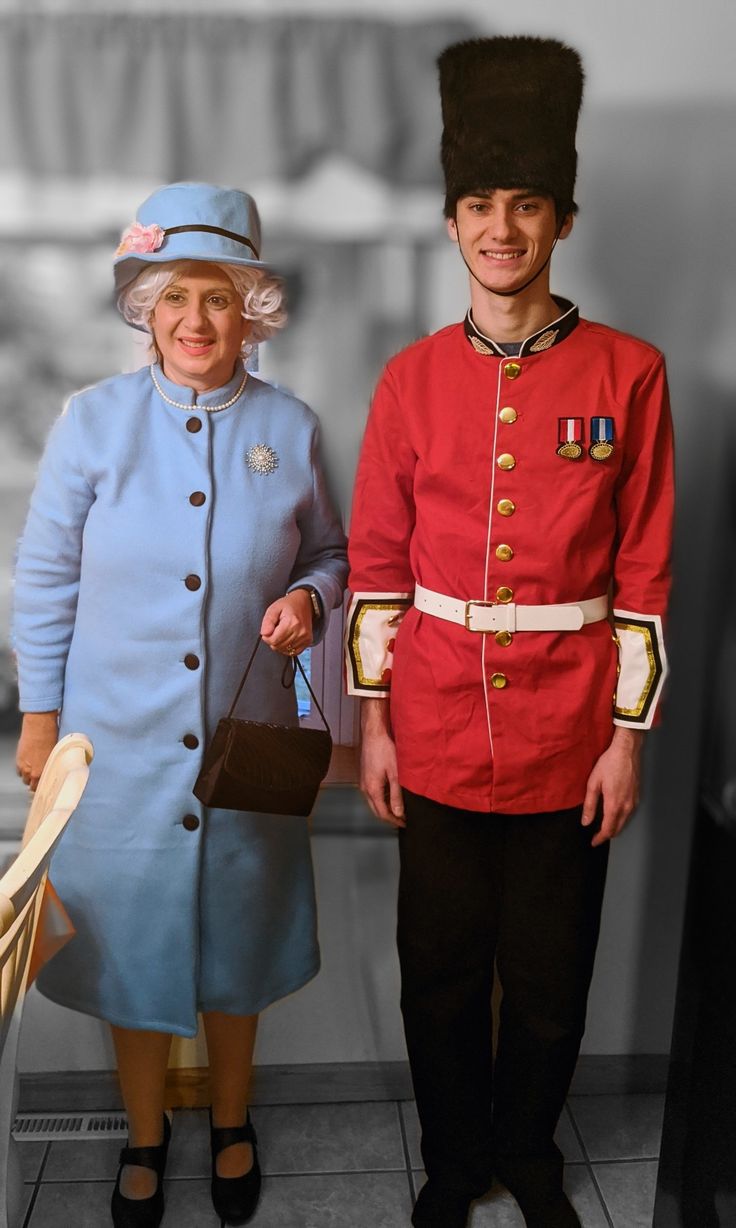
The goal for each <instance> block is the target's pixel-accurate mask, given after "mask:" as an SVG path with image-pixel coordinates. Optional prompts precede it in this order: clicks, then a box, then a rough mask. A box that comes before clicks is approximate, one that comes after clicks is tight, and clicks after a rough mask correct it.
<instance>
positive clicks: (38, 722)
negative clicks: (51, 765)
mask: <svg viewBox="0 0 736 1228" xmlns="http://www.w3.org/2000/svg"><path fill="white" fill-rule="evenodd" d="M58 740H59V715H58V713H57V712H26V713H25V714H24V716H23V724H22V726H21V731H20V738H19V740H18V749H17V751H16V754H15V768H16V771H17V773H18V775H19V776H20V778H21V780H22V781H23V784H24V785H28V787H29V788H30V790H31V792H32V793H35V791H36V786H37V784H38V781H39V777H40V775H41V773H42V771H43V769H44V767H45V764H46V760H47V759H48V757H49V755H50V754H51V752H52V750H53V749H54V747H55V746H56V743H57V742H58Z"/></svg>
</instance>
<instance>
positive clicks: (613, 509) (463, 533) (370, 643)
mask: <svg viewBox="0 0 736 1228" xmlns="http://www.w3.org/2000/svg"><path fill="white" fill-rule="evenodd" d="M439 65H440V88H441V94H442V107H443V120H444V134H443V138H442V160H443V167H444V171H445V178H446V186H447V196H446V202H445V213H446V217H447V227H448V230H449V233H450V237H451V238H452V239H453V240H454V242H456V243H457V245H458V248H459V251H460V255H461V256H462V258H463V260H464V262H465V264H466V265H467V268H468V271H469V274H470V302H471V307H470V310H469V312H468V314H467V316H466V318H465V320H464V321H463V322H462V323H461V324H453V325H451V326H450V327H448V328H443V329H441V330H440V332H438V333H435V334H434V335H433V336H430V337H426V338H425V339H423V340H421V341H419V342H417V343H416V344H414V345H412V346H410V347H409V348H408V349H407V350H405V351H404V352H403V353H401V354H399V355H398V356H397V357H396V358H394V359H393V360H392V361H391V362H389V364H388V366H387V367H386V370H385V371H384V373H383V376H382V378H381V380H380V383H379V385H378V389H377V392H376V395H375V399H374V402H373V405H372V408H371V413H370V417H369V421H368V425H367V428H366V433H365V439H364V442H363V448H362V453H361V458H360V464H359V468H358V474H357V479H356V486H355V502H354V509H353V517H352V536H351V566H352V574H351V579H350V587H351V590H352V593H353V602H352V607H351V614H350V619H349V628H348V654H347V671H348V680H349V690H350V692H351V693H352V694H354V695H360V696H363V703H362V730H363V750H362V782H361V783H362V787H363V790H364V792H365V794H366V796H367V798H368V801H369V803H370V805H371V807H372V809H373V810H374V812H375V813H376V815H377V816H378V817H379V818H381V819H383V820H385V821H386V822H388V823H392V824H394V825H395V826H396V827H398V828H399V845H400V852H401V879H400V887H399V922H398V943H399V956H400V961H401V973H402V1001H401V1005H402V1011H403V1016H404V1025H405V1030H406V1039H407V1046H408V1051H409V1059H410V1062H411V1069H412V1075H413V1080H414V1088H415V1092H416V1100H417V1108H418V1110H419V1117H420V1121H421V1126H422V1156H423V1158H424V1165H425V1168H426V1172H427V1176H428V1181H427V1184H426V1185H425V1186H424V1187H423V1189H422V1190H421V1192H420V1194H419V1198H418V1200H417V1203H416V1206H415V1208H414V1213H413V1218H412V1222H413V1223H414V1224H415V1225H416V1226H417V1228H464V1226H465V1224H466V1221H467V1217H468V1212H469V1208H470V1204H471V1202H472V1200H473V1199H474V1198H477V1197H479V1196H480V1195H482V1194H484V1193H485V1192H486V1191H487V1190H488V1188H489V1187H490V1185H491V1182H492V1179H493V1176H494V1175H495V1176H496V1177H497V1178H498V1179H499V1180H500V1181H501V1182H502V1183H503V1184H504V1185H505V1186H506V1187H507V1188H508V1189H509V1190H510V1191H511V1193H512V1194H513V1195H514V1197H515V1198H516V1200H517V1202H518V1203H519V1206H520V1207H521V1210H522V1212H523V1214H524V1217H525V1220H526V1224H527V1225H528V1228H568V1226H573V1225H578V1224H579V1222H580V1221H579V1220H578V1218H577V1215H576V1214H575V1211H574V1210H573V1208H572V1206H571V1204H570V1202H569V1201H568V1199H567V1198H566V1196H565V1194H564V1193H563V1189H562V1157H561V1155H560V1152H559V1150H558V1149H557V1147H556V1146H555V1144H554V1142H553V1135H554V1131H555V1127H556V1125H557V1121H558V1118H559V1115H560V1112H561V1111H562V1108H563V1105H564V1102H565V1097H566V1094H567V1091H568V1088H569V1084H570V1079H571V1077H572V1074H573V1069H574V1067H575V1062H576V1059H577V1056H578V1051H579V1047H580V1041H581V1038H582V1035H583V1030H584V1024H585V1010H586V1001H587V994H588V988H589V984H590V978H591V973H592V968H593V959H594V954H595V948H596V942H597V938H598V928H599V921H600V910H601V900H602V895H603V886H604V879H605V873H606V860H607V856H608V848H609V841H610V839H611V838H612V837H614V836H616V835H617V834H618V833H619V832H620V831H621V829H622V828H623V827H624V825H625V823H626V821H627V819H628V818H629V816H630V815H631V813H632V811H633V809H634V807H635V806H636V803H637V797H638V782H639V758H640V751H641V743H642V739H643V736H644V731H645V730H646V729H648V728H649V727H650V725H651V724H652V723H653V721H654V720H655V716H656V711H657V705H658V702H659V698H660V693H661V690H662V684H663V681H664V676H665V672H666V665H665V655H664V646H663V642H662V615H663V613H664V610H665V604H666V600H667V594H668V587H669V563H668V560H669V553H670V533H671V512H672V448H671V426H670V416H669V410H668V401H667V388H666V379H665V370H664V362H663V359H662V355H661V354H660V353H659V352H658V351H657V350H656V349H654V348H653V347H652V346H651V345H647V344H646V343H645V342H643V341H638V340H636V339H635V338H633V337H630V336H627V335H626V334H624V333H620V332H616V331H614V330H613V329H610V328H607V327H606V326H605V325H602V324H594V323H591V322H590V321H588V320H585V319H581V318H580V316H579V315H578V310H577V308H576V307H575V306H573V304H572V303H569V302H567V301H566V300H565V299H562V298H558V297H555V296H552V295H551V294H550V289H549V261H550V257H551V255H552V251H553V248H554V246H555V244H556V243H557V241H558V240H560V239H564V238H566V237H567V235H568V234H569V233H570V230H571V227H572V217H573V213H574V211H575V204H574V201H573V191H574V183H575V171H576V160H577V159H576V152H575V127H576V123H577V115H578V110H579V106H580V100H581V95H582V83H583V74H582V69H581V65H580V60H579V57H578V55H577V54H576V52H575V51H573V50H571V49H570V48H569V47H565V46H564V45H562V44H561V43H558V42H555V41H553V40H547V39H534V38H492V39H481V40H478V41H472V42H466V43H460V44H458V45H456V46H453V47H449V48H448V49H447V50H446V51H445V52H444V53H443V54H442V56H441V57H440V61H439ZM389 696H390V703H389ZM494 963H495V966H496V967H497V969H498V975H499V979H500V982H501V985H502V988H503V1001H502V1006H501V1015H500V1027H499V1031H498V1037H497V1046H496V1057H495V1063H494V1062H493V1058H492V1051H491V1035H492V1018H491V991H492V982H493V970H494Z"/></svg>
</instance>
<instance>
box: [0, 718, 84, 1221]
mask: <svg viewBox="0 0 736 1228" xmlns="http://www.w3.org/2000/svg"><path fill="white" fill-rule="evenodd" d="M92 754H93V751H92V746H91V743H90V742H89V740H88V739H87V738H86V737H85V736H84V735H83V734H80V733H70V734H68V735H67V736H66V737H65V738H62V739H61V741H60V742H59V743H58V744H57V745H56V746H55V747H54V749H53V751H52V752H51V754H50V755H49V758H48V762H47V763H46V766H45V768H44V770H43V772H42V774H41V779H40V780H39V782H38V788H37V789H36V792H35V794H34V796H33V801H32V803H31V808H30V811H29V813H28V819H27V821H26V826H25V831H24V834H23V844H22V847H21V851H20V853H19V854H18V856H17V858H16V859H15V861H14V862H13V863H12V865H11V866H10V868H9V869H8V870H7V871H6V873H5V874H4V875H3V877H2V878H0V1228H17V1225H18V1224H19V1223H20V1218H19V1213H20V1204H21V1197H22V1181H21V1177H20V1170H19V1165H18V1156H17V1151H16V1149H15V1147H14V1146H13V1140H12V1139H11V1129H12V1125H13V1120H14V1118H15V1111H16V1101H17V1095H16V1088H17V1079H16V1070H15V1062H16V1054H17V1049H18V1038H19V1033H20V1021H21V1015H22V1012H23V999H24V997H25V992H26V986H27V983H28V969H29V966H30V962H31V953H32V951H33V942H34V937H35V934H36V927H37V924H38V918H39V913H40V910H41V905H42V901H43V894H44V887H45V884H46V875H47V873H48V867H49V861H50V860H51V856H52V854H53V852H54V849H55V848H56V846H57V844H58V843H59V840H60V839H61V837H62V835H63V833H64V828H65V826H66V824H67V822H68V821H69V818H70V816H71V814H72V812H73V811H74V808H75V806H76V805H77V803H78V801H79V799H80V797H81V796H82V793H83V792H84V787H85V785H86V783H87V777H88V775H89V764H90V763H91V761H92ZM6 1174H7V1182H6V1180H5V1177H6Z"/></svg>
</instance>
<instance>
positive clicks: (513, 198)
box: [447, 188, 572, 292]
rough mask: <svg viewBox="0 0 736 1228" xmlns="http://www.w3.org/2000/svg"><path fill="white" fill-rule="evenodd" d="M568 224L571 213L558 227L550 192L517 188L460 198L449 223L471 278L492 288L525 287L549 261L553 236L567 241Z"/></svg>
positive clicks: (570, 225)
mask: <svg viewBox="0 0 736 1228" xmlns="http://www.w3.org/2000/svg"><path fill="white" fill-rule="evenodd" d="M571 228H572V217H571V216H568V217H566V218H565V219H564V221H563V222H562V224H561V225H560V222H559V221H558V218H557V214H556V211H555V202H554V200H553V199H552V197H551V196H539V195H537V196H535V195H532V194H531V193H529V192H527V191H523V190H521V189H518V188H495V189H493V190H491V191H488V192H484V193H481V194H478V195H477V196H461V197H460V199H459V200H458V202H457V208H456V213H455V217H454V218H448V221H447V230H448V233H449V235H450V238H451V239H453V240H454V241H455V242H456V243H457V244H458V245H459V247H460V254H461V256H462V258H463V260H464V261H465V263H466V265H467V266H468V269H469V270H470V272H471V274H472V275H473V277H475V279H476V280H477V281H478V282H480V284H481V285H482V286H483V287H484V288H485V289H487V290H494V291H496V292H498V291H501V292H504V291H506V292H508V291H509V290H515V289H516V288H517V287H518V286H523V285H525V283H526V282H528V281H529V280H530V278H532V277H534V276H535V274H536V273H537V272H538V271H539V269H540V268H541V267H542V266H543V265H544V263H545V261H546V260H548V259H549V256H550V252H551V251H552V246H553V244H554V242H555V239H556V238H558V237H559V238H560V239H565V238H566V237H567V235H568V234H569V233H570V230H571Z"/></svg>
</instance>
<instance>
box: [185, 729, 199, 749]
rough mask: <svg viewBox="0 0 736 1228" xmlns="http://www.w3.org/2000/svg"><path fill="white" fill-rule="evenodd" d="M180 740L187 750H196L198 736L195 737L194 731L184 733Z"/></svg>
mask: <svg viewBox="0 0 736 1228" xmlns="http://www.w3.org/2000/svg"><path fill="white" fill-rule="evenodd" d="M182 742H183V743H184V745H185V746H186V748H187V750H196V749H197V747H198V746H199V738H198V737H197V735H196V733H185V734H184V737H183V738H182Z"/></svg>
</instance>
